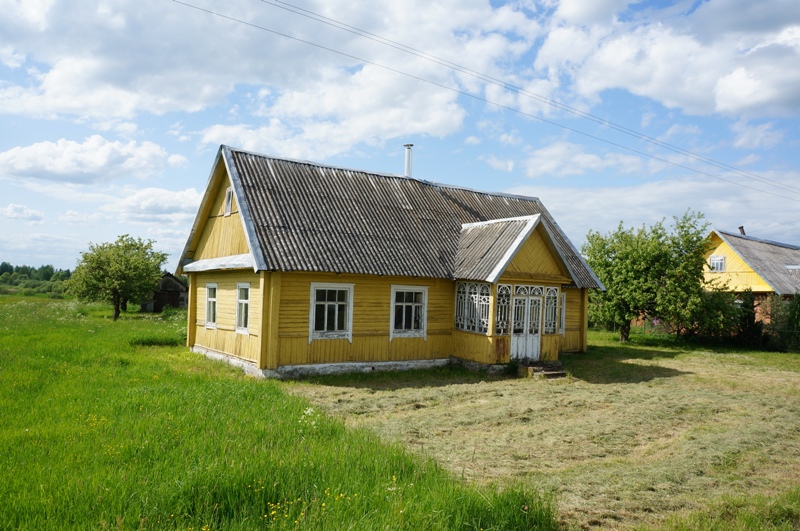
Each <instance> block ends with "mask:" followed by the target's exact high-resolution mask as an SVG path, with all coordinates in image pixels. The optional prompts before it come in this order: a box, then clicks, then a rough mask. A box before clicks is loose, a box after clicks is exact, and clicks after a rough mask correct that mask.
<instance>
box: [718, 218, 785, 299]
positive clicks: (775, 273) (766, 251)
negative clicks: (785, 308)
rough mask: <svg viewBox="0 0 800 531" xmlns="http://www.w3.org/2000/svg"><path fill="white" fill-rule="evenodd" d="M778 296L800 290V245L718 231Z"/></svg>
mask: <svg viewBox="0 0 800 531" xmlns="http://www.w3.org/2000/svg"><path fill="white" fill-rule="evenodd" d="M714 232H716V233H717V235H719V237H720V238H721V239H722V240H723V241H724V242H725V243H727V244H728V245H729V246H730V247H731V249H733V250H734V252H736V254H738V255H739V257H740V258H741V259H742V260H744V261H745V263H746V264H747V265H749V266H750V267H751V268H752V269H753V271H755V272H756V273H758V275H759V276H760V277H761V278H763V279H764V281H765V282H766V283H767V284H769V285H770V286H771V287H772V289H773V290H774V291H775V293H777V294H778V295H792V294H794V293H797V292H799V291H800V276H799V275H798V271H797V270H796V269H794V268H793V267H792V266H800V246H798V245H792V244H789V243H780V242H774V241H770V240H763V239H761V238H754V237H752V236H744V235H741V234H735V233H732V232H726V231H721V230H716V229H715V230H714Z"/></svg>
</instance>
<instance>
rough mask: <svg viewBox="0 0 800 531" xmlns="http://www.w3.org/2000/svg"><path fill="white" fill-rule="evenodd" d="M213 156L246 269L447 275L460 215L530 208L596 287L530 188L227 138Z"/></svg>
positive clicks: (477, 217)
mask: <svg viewBox="0 0 800 531" xmlns="http://www.w3.org/2000/svg"><path fill="white" fill-rule="evenodd" d="M217 160H218V161H219V160H224V162H225V164H226V167H227V169H228V174H229V175H230V177H231V181H232V184H233V189H234V194H236V200H237V204H239V205H240V209H241V211H242V215H243V219H244V221H245V225H248V226H246V227H245V231H246V232H247V233H248V236H249V240H250V242H251V248H252V251H253V255H254V260H255V263H256V269H266V270H277V271H321V272H322V271H325V272H334V273H360V274H374V275H398V276H418V277H429V278H455V272H456V255H457V252H458V242H459V238H460V233H461V226H462V225H463V224H468V223H475V222H480V221H488V220H493V219H500V218H515V217H521V216H532V215H536V214H540V215H541V218H542V219H541V222H542V223H543V224H544V225H545V228H546V230H547V231H548V233H549V234H550V235H551V237H552V239H553V243H554V245H555V247H556V248H557V250H558V252H559V254H560V255H561V256H562V259H563V260H564V262H565V264H566V265H567V268H568V269H569V271H570V274H571V276H572V278H573V280H574V282H575V284H576V285H578V286H579V287H592V288H594V287H602V284H601V283H600V282H599V280H598V279H597V277H596V276H595V275H594V273H593V272H592V270H591V269H590V268H589V266H588V265H587V264H586V262H585V261H584V260H583V258H582V257H581V256H580V255H579V254H578V252H577V250H576V249H575V248H574V246H573V245H572V243H571V242H570V241H569V240H568V239H567V237H566V235H564V233H563V232H562V231H561V229H560V228H559V227H558V225H557V224H556V223H555V221H554V220H553V219H552V217H551V216H550V214H549V213H548V212H547V210H546V209H545V208H544V206H543V205H542V204H541V202H540V201H539V200H538V199H536V198H533V197H523V196H515V195H507V194H497V193H495V194H491V193H486V192H479V191H474V190H469V189H465V188H458V187H454V186H448V185H442V184H437V183H433V182H428V181H422V180H418V179H412V178H407V177H400V176H396V175H386V174H378V173H367V172H363V171H357V170H350V169H345V168H336V167H331V166H324V165H321V164H316V163H312V162H303V161H294V160H287V159H279V158H274V157H268V156H264V155H259V154H256V153H250V152H246V151H241V150H236V149H232V148H229V147H227V146H222V147H221V148H220V157H218V159H217ZM212 175H213V171H212ZM209 186H210V183H209ZM204 200H205V199H204ZM201 210H202V208H201ZM196 224H197V223H196ZM193 231H194V229H193ZM187 248H188V247H187Z"/></svg>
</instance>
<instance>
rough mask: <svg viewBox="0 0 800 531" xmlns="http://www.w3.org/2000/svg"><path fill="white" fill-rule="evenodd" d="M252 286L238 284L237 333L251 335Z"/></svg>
mask: <svg viewBox="0 0 800 531" xmlns="http://www.w3.org/2000/svg"><path fill="white" fill-rule="evenodd" d="M249 325H250V284H249V283H247V284H236V331H237V332H241V333H244V334H248V333H250V330H249V329H248V327H249Z"/></svg>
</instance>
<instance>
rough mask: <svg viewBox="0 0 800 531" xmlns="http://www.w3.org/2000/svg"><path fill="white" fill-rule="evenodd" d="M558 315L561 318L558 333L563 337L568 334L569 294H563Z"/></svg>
mask: <svg viewBox="0 0 800 531" xmlns="http://www.w3.org/2000/svg"><path fill="white" fill-rule="evenodd" d="M558 313H559V315H560V316H561V318H560V319H559V325H558V328H559V330H558V333H559V334H561V335H562V336H563V335H564V334H566V332H567V294H566V293H562V294H561V307H560V308H559V309H558Z"/></svg>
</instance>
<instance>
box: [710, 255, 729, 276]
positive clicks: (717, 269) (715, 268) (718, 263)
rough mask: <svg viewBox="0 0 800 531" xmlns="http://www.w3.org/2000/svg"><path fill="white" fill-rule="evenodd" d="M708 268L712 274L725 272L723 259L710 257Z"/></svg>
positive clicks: (722, 257) (715, 256)
mask: <svg viewBox="0 0 800 531" xmlns="http://www.w3.org/2000/svg"><path fill="white" fill-rule="evenodd" d="M708 268H709V269H710V270H711V272H712V273H724V272H725V257H724V256H720V255H712V256H710V257H709V258H708Z"/></svg>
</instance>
